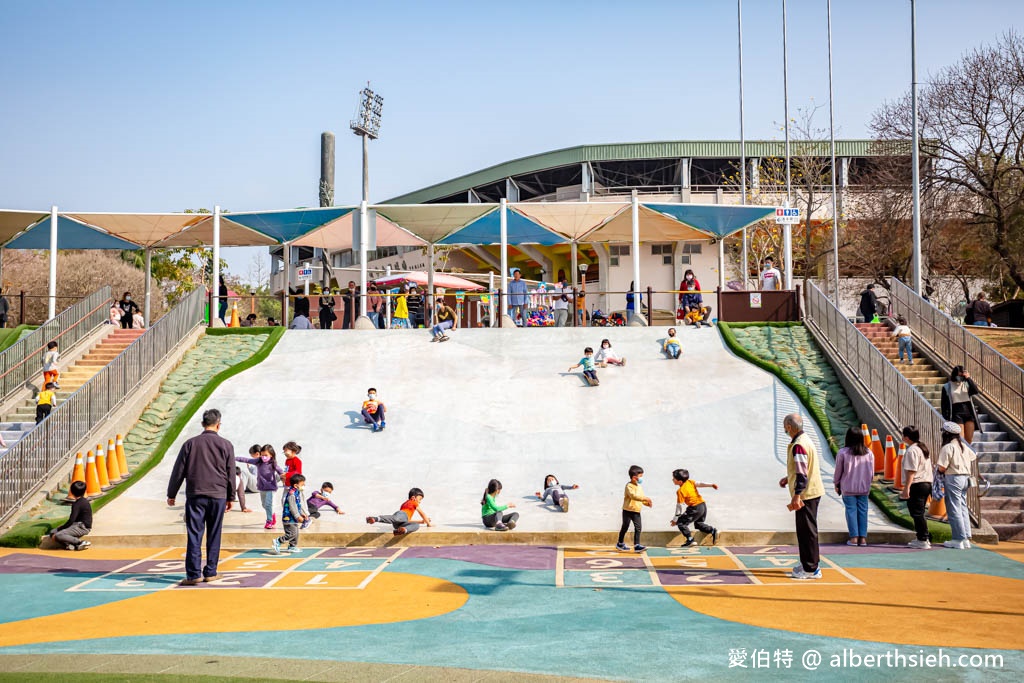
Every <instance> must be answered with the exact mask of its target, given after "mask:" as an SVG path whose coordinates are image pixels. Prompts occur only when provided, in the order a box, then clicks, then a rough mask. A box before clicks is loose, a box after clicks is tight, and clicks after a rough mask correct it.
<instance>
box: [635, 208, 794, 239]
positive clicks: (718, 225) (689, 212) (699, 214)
mask: <svg viewBox="0 0 1024 683" xmlns="http://www.w3.org/2000/svg"><path fill="white" fill-rule="evenodd" d="M644 206H645V207H647V208H649V209H653V210H654V211H657V212H659V213H662V214H665V215H666V216H671V217H672V218H674V219H676V220H677V221H680V222H681V223H685V224H686V225H689V226H692V227H694V228H697V229H698V230H701V231H703V232H706V233H708V234H710V235H714V236H715V237H728V236H729V235H733V234H735V233H737V232H739V231H740V230H742V229H743V228H745V227H747V226H749V225H752V224H753V223H756V222H758V221H760V220H764V219H765V218H767V217H768V216H771V215H774V214H775V207H774V206H735V205H728V206H722V205H718V204H715V205H706V204H644Z"/></svg>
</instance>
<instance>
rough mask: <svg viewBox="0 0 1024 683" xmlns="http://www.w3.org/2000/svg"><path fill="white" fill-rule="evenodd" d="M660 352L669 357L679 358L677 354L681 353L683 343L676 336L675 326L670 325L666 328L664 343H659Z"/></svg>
mask: <svg viewBox="0 0 1024 683" xmlns="http://www.w3.org/2000/svg"><path fill="white" fill-rule="evenodd" d="M661 352H662V353H664V354H665V355H666V356H668V357H669V358H672V359H675V360H679V356H681V355H682V353H683V345H682V344H680V343H679V340H678V339H677V338H676V328H674V327H670V328H669V329H668V337H666V338H665V343H664V344H662V345H661Z"/></svg>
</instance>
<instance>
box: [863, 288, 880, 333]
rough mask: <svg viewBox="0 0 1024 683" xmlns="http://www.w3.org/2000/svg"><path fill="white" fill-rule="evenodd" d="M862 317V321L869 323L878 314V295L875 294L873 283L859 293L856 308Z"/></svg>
mask: <svg viewBox="0 0 1024 683" xmlns="http://www.w3.org/2000/svg"><path fill="white" fill-rule="evenodd" d="M858 310H859V311H860V314H861V315H862V316H863V317H864V322H866V323H869V322H871V321H872V320H874V319H875V316H876V315H878V297H877V296H875V285H874V284H870V285H868V287H867V289H865V290H864V291H863V292H861V293H860V307H859V309H858Z"/></svg>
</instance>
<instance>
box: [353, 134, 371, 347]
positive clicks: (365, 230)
mask: <svg viewBox="0 0 1024 683" xmlns="http://www.w3.org/2000/svg"><path fill="white" fill-rule="evenodd" d="M363 145H364V147H363V150H364V156H363V162H364V164H365V161H366V157H365V149H366V147H365V145H366V136H365V135H364V136H363ZM363 170H364V172H365V170H366V169H365V167H364V169H363ZM368 182H369V181H368V180H367V179H366V176H365V175H364V176H363V191H364V193H365V191H366V188H367V183H368ZM367 214H368V212H367V209H366V195H365V194H364V195H363V201H361V202H359V317H358V318H357V319H356V321H355V322H354V323H353V324H352V329H354V330H372V329H373V328H374V324H373V323H372V322H370V319H369V318H368V317H367V316H366V303H367V299H368V297H367V289H366V284H367V283H366V257H367V254H368V249H367V246H368V245H367V242H368V241H369V239H370V225H369V223H368V219H367Z"/></svg>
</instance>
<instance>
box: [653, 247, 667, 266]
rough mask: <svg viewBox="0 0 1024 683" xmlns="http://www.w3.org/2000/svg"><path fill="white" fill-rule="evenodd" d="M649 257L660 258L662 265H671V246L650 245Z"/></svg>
mask: <svg viewBox="0 0 1024 683" xmlns="http://www.w3.org/2000/svg"><path fill="white" fill-rule="evenodd" d="M651 255H652V256H660V257H661V262H662V264H663V265H666V266H671V265H672V245H671V244H652V245H651Z"/></svg>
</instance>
